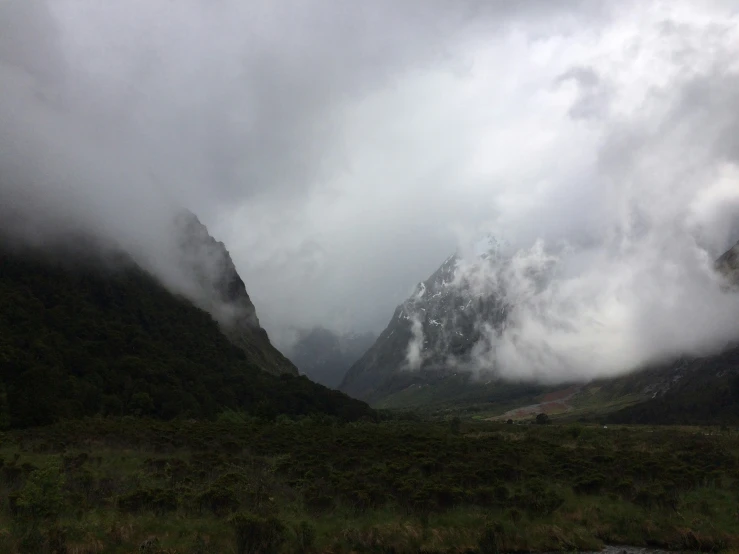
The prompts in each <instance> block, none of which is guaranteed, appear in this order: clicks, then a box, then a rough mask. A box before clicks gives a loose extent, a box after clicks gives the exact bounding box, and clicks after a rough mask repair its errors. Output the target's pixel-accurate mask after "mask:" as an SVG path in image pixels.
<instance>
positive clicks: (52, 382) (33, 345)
mask: <svg viewBox="0 0 739 554" xmlns="http://www.w3.org/2000/svg"><path fill="white" fill-rule="evenodd" d="M75 250H76V251H77V252H78V251H79V250H80V249H79V248H77V249H75ZM236 288H240V286H239V287H236ZM246 336H248V335H246ZM257 336H258V335H257ZM260 348H261V347H260V345H259V344H258V343H254V344H250V345H249V348H242V347H237V346H235V345H234V344H233V343H232V342H230V341H229V340H228V339H227V338H226V337H225V336H224V334H223V333H222V332H221V330H220V329H219V325H218V324H217V323H216V322H215V321H214V319H213V318H212V317H211V315H209V314H208V313H206V312H205V311H203V310H201V309H199V308H197V307H195V306H194V305H193V304H192V303H191V302H190V301H188V300H186V299H184V298H183V297H180V296H176V295H174V294H172V293H171V292H169V291H168V290H167V289H165V288H164V287H163V286H162V285H161V284H160V283H159V282H158V281H157V280H155V279H154V278H153V277H152V276H150V275H149V274H148V273H146V272H145V271H143V270H142V269H141V268H139V267H137V266H136V265H135V264H133V263H132V262H131V261H130V259H128V258H127V257H126V256H122V255H114V256H111V255H105V256H96V255H89V253H88V254H87V255H86V256H85V257H84V258H83V257H79V256H74V255H71V254H70V253H69V252H65V253H59V252H57V253H56V255H54V256H52V257H49V255H47V254H46V253H44V252H40V251H35V252H33V253H29V251H28V250H25V251H23V252H22V253H21V252H18V251H12V250H10V249H0V424H2V425H4V426H8V425H10V426H12V427H27V426H31V425H41V424H47V423H51V422H53V421H57V420H60V419H65V418H78V417H83V416H91V415H95V414H111V415H125V414H132V415H146V416H151V417H157V418H164V419H171V418H175V417H195V418H200V417H212V416H214V415H215V414H217V413H219V412H221V411H223V410H225V409H235V410H243V411H245V412H248V413H251V414H254V415H258V416H263V417H274V416H276V415H278V414H281V413H286V414H293V415H299V414H328V415H334V416H337V417H341V418H344V419H349V420H354V419H358V418H360V417H363V416H367V415H371V414H372V412H371V410H370V409H369V407H368V406H367V405H366V404H364V403H362V402H359V401H355V400H352V399H350V398H348V397H347V396H346V395H344V394H342V393H339V392H337V391H332V390H329V389H327V388H325V387H323V386H320V385H316V384H315V383H312V382H311V381H310V380H308V379H307V378H305V377H297V376H293V375H290V374H283V375H280V376H276V375H271V374H270V373H268V372H266V371H263V368H264V363H265V360H269V359H271V358H272V357H274V356H276V354H275V352H276V351H273V350H274V349H272V350H269V351H266V352H263V351H261V350H260Z"/></svg>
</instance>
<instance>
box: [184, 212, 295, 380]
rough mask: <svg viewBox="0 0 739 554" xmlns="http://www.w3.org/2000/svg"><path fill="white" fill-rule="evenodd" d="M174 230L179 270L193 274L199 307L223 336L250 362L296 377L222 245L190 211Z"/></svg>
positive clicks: (291, 365)
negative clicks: (211, 319)
mask: <svg viewBox="0 0 739 554" xmlns="http://www.w3.org/2000/svg"><path fill="white" fill-rule="evenodd" d="M175 228H176V232H177V236H178V238H179V241H178V247H179V254H180V260H181V267H182V270H183V271H184V272H186V273H188V274H190V275H193V276H194V278H195V281H196V282H197V284H198V285H199V286H198V289H199V291H202V292H204V294H201V295H199V298H201V299H202V300H201V302H199V304H200V307H201V308H202V309H204V310H205V311H207V312H209V313H210V314H212V315H213V317H215V318H216V319H217V320H218V322H219V323H220V325H221V329H222V330H223V332H224V334H225V335H226V336H227V337H228V339H229V340H230V341H231V342H232V343H234V344H235V345H236V346H238V347H239V348H241V349H242V350H244V352H246V354H247V357H248V359H249V360H250V361H251V362H252V363H254V364H255V365H257V366H259V367H260V368H262V369H264V370H265V371H269V372H271V373H289V374H291V375H297V374H298V370H297V368H296V367H295V366H294V365H293V364H292V363H291V362H290V360H288V359H287V358H286V357H285V356H283V355H282V353H280V352H279V351H278V350H277V349H276V348H275V347H274V346H272V343H271V342H270V341H269V337H268V336H267V332H266V331H265V330H264V329H263V328H262V327H261V326H260V325H259V318H257V310H256V308H255V307H254V304H253V303H252V301H251V299H250V298H249V294H248V293H247V292H246V286H245V285H244V282H243V281H242V280H241V277H239V274H238V272H237V271H236V266H235V265H234V263H233V260H232V259H231V255H230V254H229V253H228V250H226V247H225V246H224V244H223V243H222V242H218V241H216V240H215V239H214V238H213V237H212V236H210V234H209V233H208V229H207V228H206V227H205V225H203V224H202V223H200V221H199V220H198V218H197V217H196V216H195V215H194V214H192V213H190V212H185V213H182V214H180V215H179V216H178V217H177V218H176V221H175Z"/></svg>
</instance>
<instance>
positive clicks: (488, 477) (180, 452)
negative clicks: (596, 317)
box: [0, 413, 739, 554]
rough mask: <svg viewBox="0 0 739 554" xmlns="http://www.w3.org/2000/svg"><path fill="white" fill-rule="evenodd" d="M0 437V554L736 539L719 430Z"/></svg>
mask: <svg viewBox="0 0 739 554" xmlns="http://www.w3.org/2000/svg"><path fill="white" fill-rule="evenodd" d="M0 441H1V442H0V498H2V499H3V502H2V506H1V509H0V552H8V553H10V552H13V553H15V552H28V553H44V552H49V553H51V552H56V553H63V552H66V553H68V554H73V553H74V554H82V553H90V554H92V553H103V552H105V553H108V552H110V553H124V552H125V553H129V552H139V553H141V552H146V553H149V554H152V553H164V552H179V553H193V554H195V553H200V554H204V553H215V552H219V553H221V552H225V553H230V552H234V553H239V554H241V553H246V552H254V553H256V552H259V553H267V554H269V553H270V552H273V553H279V552H284V553H293V552H296V553H297V552H326V553H328V552H331V553H340V552H345V553H348V552H376V553H391V552H395V553H401V552H426V553H432V552H439V553H440V552H459V553H462V552H467V553H470V552H481V553H492V552H504V551H553V550H557V551H574V550H597V549H599V548H601V547H602V546H603V545H604V544H628V545H635V546H653V547H660V548H665V549H670V550H691V551H734V552H737V551H739V434H737V432H736V431H732V430H729V429H723V430H722V429H718V428H685V427H683V428H667V427H612V426H611V427H609V428H608V429H603V428H602V426H585V425H574V424H562V425H557V424H554V425H505V424H497V423H491V422H471V421H462V422H460V421H459V420H452V421H447V422H411V421H387V422H382V423H369V422H367V423H356V424H338V423H336V422H332V421H330V420H325V419H324V420H322V421H316V420H314V419H310V418H303V419H298V420H289V419H287V418H280V419H279V421H276V422H271V423H267V422H261V421H257V420H254V419H248V418H245V417H242V416H239V415H238V414H233V413H232V414H230V415H229V416H228V417H224V418H222V420H221V421H219V422H211V423H205V422H194V421H190V422H184V421H183V422H172V423H161V422H153V421H144V420H139V419H118V420H104V419H98V420H87V421H83V422H69V423H64V424H59V425H57V426H53V427H46V428H38V429H33V430H27V431H16V432H11V433H6V434H3V435H1V436H0Z"/></svg>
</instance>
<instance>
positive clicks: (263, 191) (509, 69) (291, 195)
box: [0, 0, 739, 378]
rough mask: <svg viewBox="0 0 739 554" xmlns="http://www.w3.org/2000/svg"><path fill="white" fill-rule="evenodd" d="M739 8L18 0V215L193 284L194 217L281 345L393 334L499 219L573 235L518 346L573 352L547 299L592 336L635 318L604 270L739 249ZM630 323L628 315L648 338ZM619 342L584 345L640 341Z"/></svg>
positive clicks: (7, 7)
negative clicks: (599, 313) (174, 248)
mask: <svg viewBox="0 0 739 554" xmlns="http://www.w3.org/2000/svg"><path fill="white" fill-rule="evenodd" d="M737 17H738V16H737V10H736V7H735V5H734V3H733V2H721V1H714V2H705V3H700V5H699V4H698V3H694V2H688V1H685V2H671V3H664V2H657V1H655V2H590V1H584V0H583V1H576V0H561V1H552V0H550V1H534V0H530V1H520V2H507V1H499V2H492V1H477V0H467V1H460V2H449V1H445V0H428V1H421V0H414V1H408V2H392V1H390V0H378V1H377V2H369V3H346V2H339V1H336V0H315V1H311V2H297V1H285V2H272V1H266V0H265V1H256V0H255V1H250V2H240V1H237V0H217V1H212V2H206V1H205V0H182V1H180V2H166V1H164V0H129V1H125V2H124V1H123V0H111V1H108V2H96V1H93V0H53V1H47V2H44V1H42V0H38V1H37V2H29V1H28V0H0V86H2V91H3V92H2V95H0V211H2V215H3V216H4V227H5V228H6V230H7V229H8V228H11V230H12V232H13V233H14V234H15V235H16V236H22V237H23V238H24V240H29V239H30V238H33V239H34V240H37V241H43V240H46V239H47V238H48V237H49V236H51V235H55V234H58V233H59V232H61V231H62V230H64V229H68V228H70V227H72V228H80V229H86V230H93V231H94V232H95V233H96V234H97V235H98V236H100V237H103V238H106V239H108V240H113V241H115V242H117V243H118V244H120V245H122V246H124V247H125V248H127V249H128V250H129V251H134V252H136V253H137V256H138V258H139V259H140V260H142V263H145V264H147V265H148V266H149V267H150V268H151V269H152V270H153V271H155V272H156V273H157V274H158V275H159V276H160V277H161V278H162V279H163V280H164V281H165V282H169V283H171V282H173V281H174V280H175V276H174V275H172V271H173V270H172V268H171V267H169V266H168V259H167V256H166V252H167V251H168V249H169V248H170V247H171V243H172V237H171V230H170V226H169V222H170V221H171V218H172V216H173V214H174V213H176V211H177V210H179V209H180V208H182V207H185V208H189V209H191V210H192V211H194V212H195V213H197V214H198V215H199V216H200V217H201V218H202V220H203V221H204V222H205V223H206V224H207V225H208V227H209V228H210V230H211V232H212V233H213V234H214V235H215V236H216V237H217V238H218V239H219V240H223V241H224V242H225V243H226V245H227V247H228V248H229V250H230V251H231V254H232V256H233V258H234V261H235V263H236V266H237V268H238V270H239V272H240V273H241V275H242V277H243V278H244V280H245V282H246V285H247V289H248V291H249V293H250V295H251V296H252V298H253V300H254V302H255V304H256V307H257V311H258V314H259V317H260V321H261V322H262V323H263V324H264V326H265V327H266V328H267V330H268V331H269V332H270V334H271V336H273V337H274V338H275V339H276V341H277V343H278V345H281V346H286V345H287V343H288V342H289V340H290V337H291V336H293V331H294V330H295V328H299V327H310V326H313V325H316V324H320V325H323V326H325V327H328V328H332V329H335V330H339V331H348V330H356V331H361V330H365V329H373V330H378V328H380V327H381V326H382V325H384V324H385V323H386V322H387V320H388V319H389V318H390V316H391V315H392V312H393V309H394V307H395V306H396V305H397V304H398V303H400V302H401V301H402V300H403V299H404V298H405V297H406V296H407V295H408V294H409V293H410V291H411V290H412V288H413V285H414V284H415V283H416V282H418V281H419V280H421V279H423V278H425V277H426V276H427V275H429V274H430V273H431V272H433V271H434V270H435V269H436V268H437V267H438V265H439V264H440V263H441V262H442V261H443V260H444V259H446V258H447V256H448V255H449V254H450V253H452V252H453V251H455V250H458V249H464V245H465V244H467V243H469V242H470V241H472V240H474V238H475V237H477V236H479V235H481V234H483V233H487V232H493V233H494V234H496V235H499V236H501V237H503V238H505V239H506V240H507V241H508V242H509V243H510V244H512V245H513V247H514V248H515V249H519V250H521V252H534V251H537V250H535V249H533V250H532V245H534V244H537V241H538V240H544V241H546V242H548V243H566V244H568V245H569V248H570V250H568V251H573V252H576V253H577V254H576V255H573V256H570V257H569V258H567V259H566V260H560V261H559V263H558V264H556V265H557V267H559V268H560V270H561V272H562V273H563V274H564V275H579V276H580V277H579V279H580V280H579V281H578V280H573V279H574V278H573V279H570V280H567V281H565V282H561V283H560V285H559V287H558V288H557V289H556V290H558V291H560V293H562V291H566V293H567V294H566V295H565V294H560V296H552V297H549V298H544V297H543V296H536V297H535V298H533V297H532V298H529V299H528V300H527V301H526V302H525V303H524V304H525V305H526V306H530V307H531V312H530V313H527V312H525V311H522V312H521V313H520V315H519V317H520V322H521V323H520V327H519V331H520V332H519V334H518V335H517V337H518V338H517V341H518V344H526V343H527V342H528V343H529V344H532V343H537V344H550V345H551V344H562V341H563V340H564V339H563V338H562V336H561V335H556V334H552V333H551V331H552V330H551V329H547V327H546V326H543V327H542V326H541V325H538V323H541V322H537V321H536V320H535V318H534V319H532V318H533V316H534V315H535V313H536V310H540V311H541V310H547V309H562V308H563V306H567V307H568V309H570V311H568V312H567V313H568V317H569V321H568V324H570V325H571V326H576V325H577V324H578V322H579V321H580V320H579V318H580V317H591V319H592V317H595V316H594V314H593V313H592V312H588V313H585V312H583V311H578V310H574V308H572V307H573V306H585V304H586V300H587V301H588V302H589V301H595V300H598V302H600V304H598V302H596V304H595V305H596V306H601V308H602V309H603V310H604V313H606V312H607V310H606V307H608V306H611V304H609V301H610V300H611V298H610V297H598V298H597V299H595V298H593V294H594V292H593V291H595V290H597V287H596V286H595V283H597V281H598V279H601V280H602V279H606V278H607V279H609V281H608V283H611V284H613V287H612V288H611V289H608V288H607V287H606V289H607V290H609V291H610V292H612V293H613V294H617V293H618V294H623V291H624V290H628V284H629V283H630V282H631V281H629V280H628V279H626V277H625V276H626V275H628V274H629V270H630V268H634V267H641V266H640V265H639V264H640V263H641V262H642V261H643V260H647V259H651V258H654V259H659V256H666V258H665V259H666V262H665V264H666V265H667V266H670V264H673V265H675V264H676V265H675V267H680V268H683V269H684V264H688V263H690V262H691V260H692V261H694V260H696V259H701V260H703V259H704V258H705V259H710V257H711V256H713V255H714V254H716V255H717V254H718V253H720V251H721V249H722V248H726V247H728V245H730V244H731V243H732V241H736V239H737V238H739V236H737V231H738V229H737V221H738V220H739V194H738V193H737V191H738V190H739V185H738V184H737V170H736V164H737V162H739V160H737V157H738V156H739V146H738V145H739V143H738V142H737V139H736V137H737V136H739V132H737V131H739V129H738V127H739V120H738V119H737V115H736V114H737V113H739V110H737V109H736V108H737V106H736V95H735V94H734V91H736V90H737V88H736V85H737V78H738V76H739V68H737V64H736V62H735V60H734V58H735V56H734V55H733V53H735V52H736V51H737V46H738V42H737V41H738V40H739V36H738V34H737V31H736V29H737V22H738V21H737ZM11 218H12V219H11ZM8 222H12V223H8ZM667 237H671V238H673V239H674V240H675V241H683V242H682V243H683V244H690V245H695V248H696V249H697V250H695V249H693V250H690V254H689V255H688V254H685V253H684V252H682V251H681V250H680V249H679V248H678V249H670V248H668V247H667V246H668V245H669V244H670V243H669V241H666V238H667ZM631 246H633V248H630V247H631ZM537 252H538V251H537ZM624 252H627V253H628V255H626V254H624ZM636 253H638V256H637V254H636ZM701 253H702V254H701ZM647 269H649V270H647ZM606 270H607V271H606ZM660 275H661V272H660V271H659V267H657V268H654V267H652V268H646V267H645V268H644V271H643V273H642V277H641V281H640V282H642V283H647V284H650V285H654V286H655V287H656V283H657V282H658V281H659V279H660V278H664V277H661V276H660ZM619 279H620V280H619ZM699 281H700V279H699ZM695 283H696V281H695V280H690V281H689V282H683V281H681V280H679V279H678V280H677V281H675V282H674V283H673V284H674V290H675V291H676V292H675V294H678V293H679V292H680V291H681V290H684V291H688V290H689V291H693V292H695V291H699V290H702V289H700V287H698V288H696V287H695V286H694V285H695ZM578 287H580V288H578ZM681 287H682V288H681ZM685 287H688V288H685ZM512 290H513V289H512ZM655 290H656V288H655ZM548 294H551V295H554V294H555V293H554V292H551V293H548ZM578 294H579V296H578ZM696 294H697V293H696ZM527 298H528V297H527ZM545 300H546V301H545ZM654 314H655V315H654V318H655V320H659V321H663V320H664V321H666V320H670V319H671V318H672V319H674V318H673V317H672V316H673V315H674V314H673V313H672V312H670V310H669V309H667V308H664V309H660V310H656V311H655V312H654ZM632 316H633V317H632V318H631V319H628V318H627V319H628V320H626V319H622V320H618V319H614V320H612V321H613V322H612V325H611V327H608V326H606V327H605V328H608V329H610V331H611V336H632V335H631V334H630V333H632V332H633V330H634V329H636V328H637V327H638V326H639V325H643V317H642V319H640V318H639V317H637V316H643V314H641V313H638V314H636V313H634V314H632ZM727 317H728V316H727ZM527 318H528V319H527ZM659 321H658V322H659ZM721 321H722V322H723V323H725V324H726V325H729V323H730V322H729V321H728V320H723V319H722V320H721ZM652 323H653V325H652V326H653V327H654V329H655V330H657V329H666V328H663V327H662V326H660V325H658V324H656V323H654V322H652ZM630 325H631V326H630ZM583 328H587V326H584V327H583ZM548 332H549V333H550V334H547V333H548ZM655 332H657V331H655ZM527 333H528V335H527ZM663 334H664V335H669V336H672V335H670V333H669V332H668V331H664V333H663ZM605 336H606V333H601V334H597V335H593V334H590V335H588V336H587V337H584V336H581V337H579V339H578V337H577V336H576V335H571V336H568V337H567V341H569V342H568V344H570V343H571V344H575V345H576V344H577V341H578V340H580V339H582V340H584V341H586V343H587V345H588V346H587V348H588V349H589V351H593V350H595V351H597V350H598V348H602V349H603V352H614V351H615V350H617V348H618V347H620V346H619V344H632V343H629V342H622V343H608V344H607V345H606V344H605V343H602V342H599V340H601V339H602V337H605ZM717 336H718V338H716V337H717ZM593 337H595V338H593ZM725 338H726V337H725V334H724V333H718V335H716V334H715V333H714V334H713V335H712V336H708V337H705V336H704V337H702V339H700V340H698V342H700V343H701V344H698V345H696V348H697V347H699V346H703V345H705V344H710V345H711V346H715V344H716V342H717V341H718V342H720V341H721V340H724V339H725ZM596 339H598V340H596ZM657 339H659V340H661V341H662V342H664V343H665V344H666V346H665V348H663V349H662V350H665V351H673V350H674V348H675V346H674V344H673V343H674V341H672V339H669V337H668V338H665V337H664V336H661V335H660V336H657V337H656V338H655V340H657ZM557 341H560V342H559V343H557ZM586 343H583V344H586ZM614 344H615V346H614ZM573 348H575V349H576V347H573ZM647 350H648V349H647ZM647 350H645V349H643V348H642V349H639V352H641V353H642V355H640V356H635V357H634V358H633V359H628V360H623V359H622V360H618V359H617V358H616V357H614V355H612V354H609V355H610V356H611V358H613V360H614V361H613V363H609V364H607V367H605V369H603V368H601V369H602V370H603V371H608V372H613V371H616V369H614V367H616V366H618V367H622V366H623V365H624V364H629V363H635V362H634V360H635V359H637V358H638V359H640V360H643V359H649V358H651V357H652V356H653V353H652V352H651V351H647ZM501 351H503V352H504V353H505V352H507V354H506V355H507V356H508V359H509V360H511V361H510V363H509V366H510V368H511V369H510V371H511V373H515V372H520V373H522V374H526V369H525V368H524V369H521V365H522V362H521V359H520V357H517V354H516V352H515V351H514V350H501ZM571 352H572V351H571V350H567V349H565V350H563V351H561V352H559V354H558V355H560V357H563V358H562V359H564V360H566V361H568V363H569V362H572V363H573V364H574V363H575V362H578V360H579V358H577V359H575V360H574V361H573V360H572V358H568V356H570V354H571ZM514 362H515V363H514ZM578 363H579V362H578ZM577 368H578V369H577V370H576V371H577V372H578V373H579V374H580V373H582V372H585V371H586V369H583V368H582V367H581V365H577ZM593 371H599V370H598V368H596V369H594V370H593ZM528 374H531V375H536V376H537V378H539V377H540V376H541V375H540V374H541V371H539V369H537V370H531V371H529V373H528Z"/></svg>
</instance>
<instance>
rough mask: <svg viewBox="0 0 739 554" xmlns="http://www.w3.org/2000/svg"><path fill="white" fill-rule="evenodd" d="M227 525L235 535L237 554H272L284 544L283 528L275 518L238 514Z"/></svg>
mask: <svg viewBox="0 0 739 554" xmlns="http://www.w3.org/2000/svg"><path fill="white" fill-rule="evenodd" d="M229 523H230V524H231V526H232V527H233V528H234V531H235V534H236V553H237V554H274V553H275V552H277V551H278V550H279V548H280V546H281V545H282V543H284V542H285V526H284V525H283V524H282V522H281V521H280V520H278V519H277V518H274V517H270V518H264V517H261V516H258V515H255V514H245V513H238V514H234V515H233V516H231V518H230V519H229Z"/></svg>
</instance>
